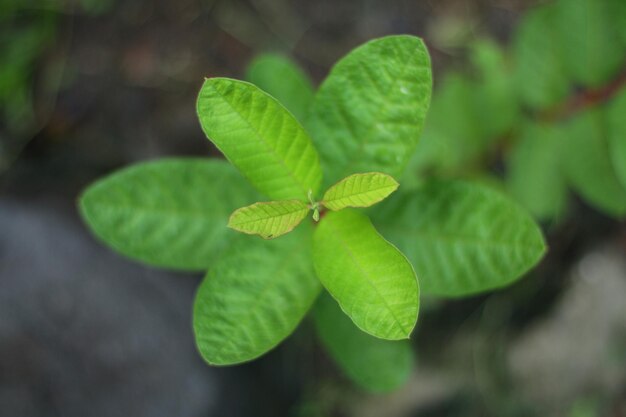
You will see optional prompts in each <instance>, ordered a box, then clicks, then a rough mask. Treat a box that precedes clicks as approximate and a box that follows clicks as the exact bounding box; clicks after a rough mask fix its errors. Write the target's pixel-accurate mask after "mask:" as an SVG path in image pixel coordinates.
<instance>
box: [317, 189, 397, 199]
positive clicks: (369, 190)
mask: <svg viewBox="0 0 626 417" xmlns="http://www.w3.org/2000/svg"><path fill="white" fill-rule="evenodd" d="M394 187H395V188H397V186H396V185H395V184H394V185H384V186H381V187H378V188H369V189H367V190H366V191H359V192H356V193H351V194H349V195H347V196H343V197H339V198H335V199H332V200H326V199H325V200H324V202H326V203H336V202H338V201H342V200H349V199H350V198H352V197H355V196H362V195H363V194H369V193H374V192H376V191H380V190H384V189H387V188H394Z"/></svg>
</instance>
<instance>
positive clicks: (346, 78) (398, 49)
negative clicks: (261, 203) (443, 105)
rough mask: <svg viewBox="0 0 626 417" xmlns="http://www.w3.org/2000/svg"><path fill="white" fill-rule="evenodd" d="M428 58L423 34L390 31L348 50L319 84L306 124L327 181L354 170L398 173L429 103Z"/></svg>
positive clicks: (415, 139) (417, 132)
mask: <svg viewBox="0 0 626 417" xmlns="http://www.w3.org/2000/svg"><path fill="white" fill-rule="evenodd" d="M431 88H432V76H431V68H430V57H429V55H428V51H427V50H426V47H425V46H424V43H423V42H422V40H421V39H419V38H416V37H414V36H407V35H401V36H388V37H384V38H380V39H375V40H373V41H370V42H368V43H366V44H364V45H362V46H360V47H358V48H356V49H354V50H353V51H352V52H350V53H349V54H348V55H347V56H345V57H344V58H342V59H341V60H340V61H339V62H338V63H337V64H336V65H335V66H334V67H333V69H332V70H331V72H330V74H329V75H328V77H327V78H326V80H325V81H324V82H323V84H322V85H321V87H320V88H319V90H318V92H317V95H316V97H315V101H314V102H313V106H312V110H311V114H310V117H309V119H308V121H307V123H306V126H307V128H308V129H309V130H310V132H311V135H312V136H313V140H314V142H315V144H316V145H317V148H318V149H319V151H320V156H321V159H322V166H323V168H324V174H325V176H326V177H325V178H326V181H325V184H326V185H330V184H333V183H335V182H337V181H338V180H340V179H341V178H344V177H346V176H347V175H350V174H352V173H354V172H369V171H378V172H383V173H386V174H389V175H391V176H393V177H395V178H399V177H400V174H401V173H402V171H403V170H404V167H405V165H406V163H407V162H408V159H409V158H410V156H411V154H412V153H413V151H414V150H415V146H416V145H417V143H418V140H419V137H420V134H421V130H422V125H423V124H424V118H425V116H426V111H427V110H428V106H429V103H430V94H431Z"/></svg>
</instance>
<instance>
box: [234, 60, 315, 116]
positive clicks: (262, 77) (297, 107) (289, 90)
mask: <svg viewBox="0 0 626 417" xmlns="http://www.w3.org/2000/svg"><path fill="white" fill-rule="evenodd" d="M246 80H248V81H250V82H251V83H252V84H254V85H256V86H257V87H259V88H260V89H261V90H263V91H265V92H267V93H268V94H270V95H272V96H274V97H275V98H276V99H277V100H278V101H280V102H281V103H282V104H283V105H284V106H285V107H286V108H287V109H288V110H289V111H290V112H292V113H293V114H294V116H296V118H297V119H298V120H299V121H300V122H303V121H304V119H305V117H306V115H307V113H308V110H309V106H310V105H311V103H312V102H313V97H314V91H313V85H312V84H311V81H310V80H309V78H308V77H307V75H306V74H305V73H304V71H302V70H301V69H300V68H299V67H298V66H297V65H296V64H295V63H294V62H293V61H291V60H290V59H288V58H287V57H284V56H282V55H278V54H270V53H268V54H262V55H259V56H257V57H256V58H254V60H253V61H252V62H251V63H250V65H249V66H248V70H247V71H246Z"/></svg>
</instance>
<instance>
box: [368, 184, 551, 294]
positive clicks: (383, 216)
mask: <svg viewBox="0 0 626 417" xmlns="http://www.w3.org/2000/svg"><path fill="white" fill-rule="evenodd" d="M376 207H377V208H380V209H379V210H377V211H376V212H375V215H376V216H375V218H374V221H375V223H376V224H377V225H378V226H379V228H380V230H381V232H382V233H383V235H384V236H386V237H388V238H389V240H390V241H391V242H393V243H394V244H396V245H398V248H399V249H400V250H402V251H403V252H404V253H405V254H406V255H407V257H408V258H409V260H410V261H411V263H412V264H413V266H414V267H415V270H416V272H417V274H418V276H419V277H420V288H421V290H422V293H423V294H431V295H438V296H449V297H458V296H464V295H469V294H474V293H479V292H482V291H487V290H492V289H495V288H499V287H503V286H506V285H508V284H510V283H512V282H513V281H515V280H516V279H518V278H519V277H521V276H522V275H523V274H524V273H526V272H527V271H528V270H529V269H530V268H531V267H533V266H534V265H535V264H536V263H537V262H538V261H539V260H540V259H541V257H542V256H543V254H544V252H545V249H546V247H545V243H544V240H543V236H542V234H541V230H540V229H539V227H538V226H537V225H536V224H535V222H534V221H533V220H532V218H531V217H530V216H529V215H528V213H526V211H524V210H523V209H521V208H520V207H519V206H517V205H516V204H515V203H513V202H512V201H511V200H509V199H508V198H506V197H505V196H504V195H502V194H501V193H499V192H498V191H495V190H494V189H492V188H491V187H487V186H484V185H478V184H473V183H470V182H465V181H450V182H443V181H441V182H439V181H433V182H430V183H427V184H425V185H424V186H423V187H421V188H420V189H419V190H416V191H413V192H411V193H410V194H402V193H399V194H396V195H395V196H394V197H392V198H390V199H388V200H386V201H385V202H384V203H383V204H380V205H378V206H376Z"/></svg>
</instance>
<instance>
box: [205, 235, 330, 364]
mask: <svg viewBox="0 0 626 417" xmlns="http://www.w3.org/2000/svg"><path fill="white" fill-rule="evenodd" d="M231 233H233V232H231ZM310 234H311V227H310V226H308V227H301V228H298V230H296V231H294V232H293V233H290V234H289V235H286V236H284V237H283V238H282V239H276V240H271V241H263V240H261V239H258V238H254V237H252V236H245V235H238V236H239V238H238V239H237V240H236V241H235V242H234V243H233V244H232V245H231V247H230V248H229V249H228V251H227V252H225V253H224V255H223V256H221V257H220V259H219V260H217V262H215V263H214V264H213V265H212V267H211V269H210V270H209V272H208V273H207V276H206V278H205V279H204V281H203V282H202V284H201V285H200V288H199V289H198V292H197V294H196V300H195V304H194V312H193V328H194V333H195V336H196V344H197V345H198V349H199V351H200V354H201V355H202V357H203V358H204V359H205V360H206V361H207V362H208V363H210V364H212V365H231V364H236V363H240V362H245V361H249V360H252V359H255V358H257V357H259V356H261V355H263V354H264V353H266V352H267V351H269V350H270V349H272V348H274V347H275V346H276V345H277V344H278V343H280V342H281V341H282V340H283V339H285V338H286V337H287V336H289V335H290V334H291V333H292V332H293V331H294V329H295V328H296V326H297V325H298V323H300V321H301V320H302V318H303V317H304V316H305V314H306V313H307V311H308V310H309V309H310V307H311V306H312V305H313V302H314V301H315V299H316V298H317V296H318V294H319V292H320V290H321V285H320V283H319V281H318V280H317V278H316V277H315V273H314V272H313V268H312V266H311V250H310Z"/></svg>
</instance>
